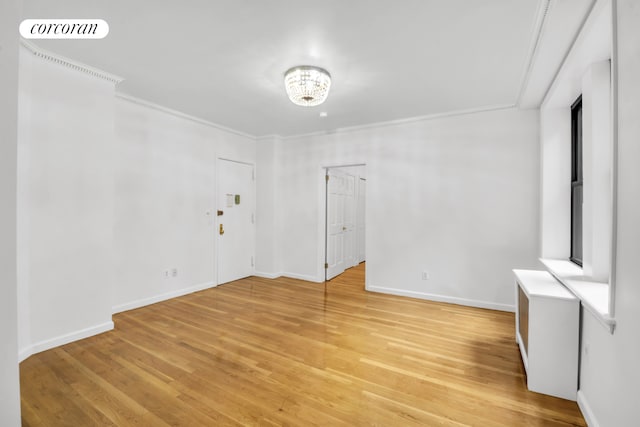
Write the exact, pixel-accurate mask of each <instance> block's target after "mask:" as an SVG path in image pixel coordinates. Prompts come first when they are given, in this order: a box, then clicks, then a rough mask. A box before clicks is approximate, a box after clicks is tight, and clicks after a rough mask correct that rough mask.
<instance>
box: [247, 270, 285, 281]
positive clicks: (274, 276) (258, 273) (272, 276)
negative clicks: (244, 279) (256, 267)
mask: <svg viewBox="0 0 640 427" xmlns="http://www.w3.org/2000/svg"><path fill="white" fill-rule="evenodd" d="M253 275H254V276H256V277H262V278H265V279H277V278H278V277H280V276H282V273H263V272H261V271H255V272H254V273H253Z"/></svg>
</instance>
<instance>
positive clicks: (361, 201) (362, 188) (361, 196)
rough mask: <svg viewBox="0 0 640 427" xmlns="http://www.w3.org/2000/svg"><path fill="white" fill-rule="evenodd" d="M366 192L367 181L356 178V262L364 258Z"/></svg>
mask: <svg viewBox="0 0 640 427" xmlns="http://www.w3.org/2000/svg"><path fill="white" fill-rule="evenodd" d="M366 194H367V181H366V180H365V179H364V178H360V179H358V202H357V204H358V209H357V211H358V214H357V219H356V224H357V227H358V229H357V232H356V236H357V238H356V240H357V242H358V243H357V244H356V246H357V248H358V250H357V263H358V264H360V263H361V262H364V261H365V259H366V255H365V249H364V248H365V239H364V236H365V230H366V227H365V214H364V213H365V205H366V198H365V196H366Z"/></svg>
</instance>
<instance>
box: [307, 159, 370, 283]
mask: <svg viewBox="0 0 640 427" xmlns="http://www.w3.org/2000/svg"><path fill="white" fill-rule="evenodd" d="M357 166H364V167H365V168H366V167H367V163H366V162H364V161H361V162H359V161H354V162H349V163H344V164H329V165H322V166H320V179H319V180H318V182H320V187H321V191H320V192H319V194H320V198H321V201H320V203H319V206H320V212H319V213H318V214H319V217H320V221H318V223H319V225H320V227H318V236H319V237H320V238H319V239H318V242H319V247H318V254H319V255H320V256H319V261H320V262H319V265H320V274H319V275H318V277H321V278H322V279H323V280H324V282H326V281H327V269H326V268H325V267H324V266H325V264H326V263H327V223H328V218H327V215H328V212H327V209H328V203H327V200H328V196H329V194H328V192H327V190H328V185H327V179H326V176H327V173H328V172H329V169H341V168H350V167H357ZM368 193H369V187H368V186H367V187H366V188H365V195H368ZM367 200H368V198H365V207H364V211H365V217H366V214H367ZM365 223H366V220H365ZM366 234H367V230H366V229H365V235H366ZM366 241H368V240H365V242H366ZM365 248H366V244H365ZM365 253H366V249H365ZM366 269H367V267H366V266H365V278H366V274H367V272H366ZM365 280H366V279H365ZM365 284H366V283H365Z"/></svg>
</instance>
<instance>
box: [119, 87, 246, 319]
mask: <svg viewBox="0 0 640 427" xmlns="http://www.w3.org/2000/svg"><path fill="white" fill-rule="evenodd" d="M143 104H144V103H139V102H136V101H135V100H128V99H124V98H121V97H118V98H116V113H115V134H116V138H115V142H114V145H115V147H116V159H117V161H116V167H115V220H114V236H115V246H114V251H113V252H114V254H115V280H114V283H113V306H114V309H115V311H123V310H127V309H131V308H135V307H139V306H142V305H145V304H149V303H153V302H156V301H159V300H163V299H167V298H170V297H173V296H177V295H181V294H185V293H188V292H191V291H195V290H198V289H204V288H208V287H212V286H215V285H216V274H217V271H216V262H215V261H216V253H215V242H216V240H215V239H216V235H217V234H216V230H215V227H214V225H215V217H214V215H215V214H216V206H215V203H216V199H215V194H216V170H215V164H216V158H218V157H223V158H227V159H232V160H239V161H244V162H248V163H255V160H256V151H255V150H256V145H255V144H256V143H255V140H254V139H253V138H249V137H246V136H242V135H239V134H234V133H232V132H228V131H225V130H222V129H218V128H216V127H214V126H210V125H207V124H205V123H201V122H198V121H195V120H191V119H189V118H186V117H184V116H180V115H177V114H173V113H171V112H168V111H167V110H164V111H163V110H161V109H158V108H155V107H153V106H151V105H150V104H146V105H143ZM174 268H176V269H177V272H178V274H177V276H176V277H172V276H171V275H170V277H166V276H165V271H167V270H172V269H174Z"/></svg>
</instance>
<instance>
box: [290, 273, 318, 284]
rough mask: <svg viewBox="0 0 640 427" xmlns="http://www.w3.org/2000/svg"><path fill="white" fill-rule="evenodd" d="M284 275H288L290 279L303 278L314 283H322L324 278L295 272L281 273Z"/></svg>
mask: <svg viewBox="0 0 640 427" xmlns="http://www.w3.org/2000/svg"><path fill="white" fill-rule="evenodd" d="M282 275H283V276H284V277H289V278H290V279H298V280H304V281H306V282H314V283H323V282H324V279H320V278H318V277H315V276H307V275H306V274H297V273H282Z"/></svg>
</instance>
